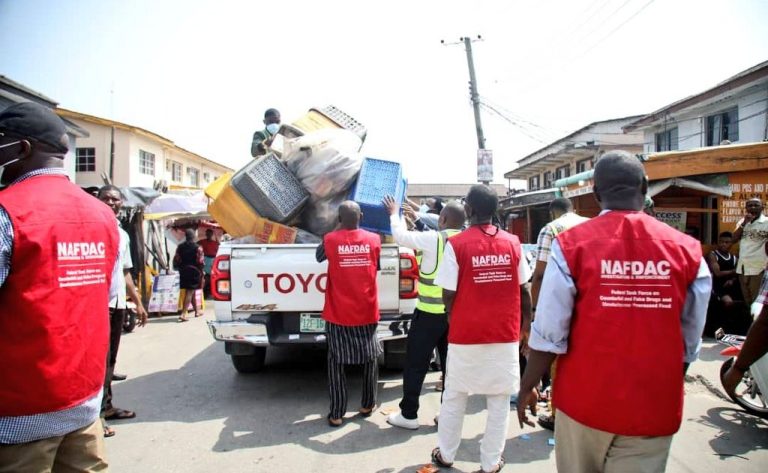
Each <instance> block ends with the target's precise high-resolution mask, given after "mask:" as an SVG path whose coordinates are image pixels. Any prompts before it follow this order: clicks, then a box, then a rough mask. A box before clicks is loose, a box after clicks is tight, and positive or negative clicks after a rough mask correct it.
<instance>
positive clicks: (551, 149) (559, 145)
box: [504, 115, 645, 179]
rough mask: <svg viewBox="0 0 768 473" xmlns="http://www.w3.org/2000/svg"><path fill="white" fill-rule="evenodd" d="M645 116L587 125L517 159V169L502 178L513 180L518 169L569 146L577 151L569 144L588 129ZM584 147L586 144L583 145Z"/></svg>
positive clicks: (639, 116)
mask: <svg viewBox="0 0 768 473" xmlns="http://www.w3.org/2000/svg"><path fill="white" fill-rule="evenodd" d="M643 116H645V115H630V116H628V117H622V118H612V119H610V120H600V121H596V122H592V123H590V124H589V125H586V126H584V127H581V128H579V129H578V130H576V131H574V132H573V133H571V134H569V135H566V136H564V137H562V138H560V139H559V140H557V141H553V142H552V143H550V144H548V145H546V146H544V147H543V148H540V149H538V150H536V151H534V152H533V153H531V154H529V155H528V156H525V157H524V158H522V159H519V160H518V161H517V163H518V167H517V168H516V169H513V170H512V171H508V172H506V173H504V177H505V178H506V179H515V176H514V173H515V172H516V171H518V170H519V169H520V168H522V167H524V166H527V165H529V164H533V163H535V162H537V161H540V160H542V159H545V158H547V157H549V156H552V155H553V154H556V153H560V152H562V151H564V150H565V149H567V148H568V145H571V148H574V149H578V148H577V147H575V146H573V145H574V144H573V143H571V141H572V140H571V139H572V138H574V137H575V136H577V135H579V134H581V133H585V132H587V131H588V130H589V129H591V128H594V127H596V126H598V125H602V124H605V123H615V122H627V121H632V120H635V119H638V118H641V117H643ZM622 146H630V145H628V144H627V145H622ZM585 147H586V143H585Z"/></svg>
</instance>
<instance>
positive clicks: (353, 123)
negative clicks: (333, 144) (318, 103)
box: [315, 105, 368, 141]
mask: <svg viewBox="0 0 768 473" xmlns="http://www.w3.org/2000/svg"><path fill="white" fill-rule="evenodd" d="M315 110H316V111H318V112H320V113H322V114H323V115H325V116H326V117H328V118H330V119H331V120H333V121H334V122H335V123H336V124H337V125H339V126H340V127H342V128H345V129H347V130H349V131H351V132H352V133H354V134H356V135H357V136H358V137H359V138H360V139H361V140H362V141H365V136H366V135H367V134H368V129H367V128H366V127H365V125H363V124H362V123H360V122H359V121H357V120H355V119H354V118H352V117H351V116H349V115H347V114H346V113H344V112H342V111H341V110H340V109H338V108H336V107H334V106H333V105H328V106H327V107H323V108H316V109H315Z"/></svg>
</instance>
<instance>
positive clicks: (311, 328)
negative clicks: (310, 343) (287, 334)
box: [299, 314, 325, 333]
mask: <svg viewBox="0 0 768 473" xmlns="http://www.w3.org/2000/svg"><path fill="white" fill-rule="evenodd" d="M299 331H300V332H304V333H325V320H323V319H322V318H321V317H320V314H301V317H300V319H299Z"/></svg>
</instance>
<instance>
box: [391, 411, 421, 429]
mask: <svg viewBox="0 0 768 473" xmlns="http://www.w3.org/2000/svg"><path fill="white" fill-rule="evenodd" d="M387 423H388V424H389V425H394V426H395V427H400V428H403V429H408V430H416V429H418V428H419V420H418V419H406V418H405V417H403V414H402V413H401V412H397V413H395V414H390V416H389V417H387Z"/></svg>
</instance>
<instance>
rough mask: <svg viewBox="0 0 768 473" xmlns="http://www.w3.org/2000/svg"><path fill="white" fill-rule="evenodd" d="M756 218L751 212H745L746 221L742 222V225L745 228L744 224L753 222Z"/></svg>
mask: <svg viewBox="0 0 768 473" xmlns="http://www.w3.org/2000/svg"><path fill="white" fill-rule="evenodd" d="M754 219H755V216H754V215H752V214H751V213H746V214H744V223H742V224H741V227H742V228H744V225H746V224H748V223H752V220H754Z"/></svg>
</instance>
